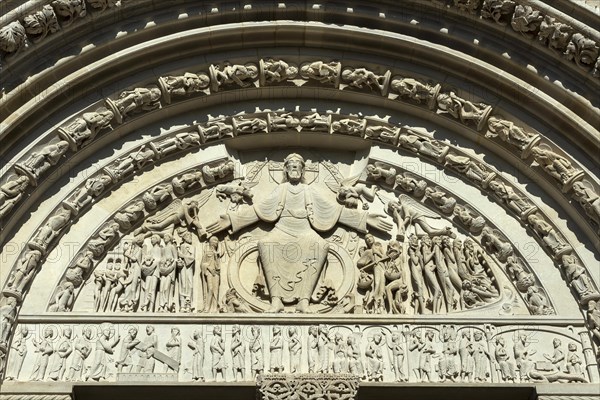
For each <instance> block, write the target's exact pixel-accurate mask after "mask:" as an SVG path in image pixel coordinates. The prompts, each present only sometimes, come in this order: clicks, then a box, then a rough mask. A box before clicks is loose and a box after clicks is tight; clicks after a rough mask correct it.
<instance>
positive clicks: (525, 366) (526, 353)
mask: <svg viewBox="0 0 600 400" xmlns="http://www.w3.org/2000/svg"><path fill="white" fill-rule="evenodd" d="M529 344H530V342H529V340H528V339H527V335H525V334H521V335H519V338H518V339H517V340H515V344H514V346H513V352H514V356H515V361H516V362H517V367H518V368H519V376H520V378H521V382H529V381H530V380H531V377H530V376H529V373H530V372H531V371H533V368H534V366H535V364H534V362H533V360H531V356H532V355H534V354H535V353H536V351H535V349H531V348H530V347H529Z"/></svg>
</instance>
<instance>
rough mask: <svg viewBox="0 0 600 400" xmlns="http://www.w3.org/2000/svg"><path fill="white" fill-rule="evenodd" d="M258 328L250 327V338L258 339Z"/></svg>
mask: <svg viewBox="0 0 600 400" xmlns="http://www.w3.org/2000/svg"><path fill="white" fill-rule="evenodd" d="M260 332H261V331H260V328H259V327H258V326H252V327H251V328H250V333H252V337H254V338H258V337H259V336H260Z"/></svg>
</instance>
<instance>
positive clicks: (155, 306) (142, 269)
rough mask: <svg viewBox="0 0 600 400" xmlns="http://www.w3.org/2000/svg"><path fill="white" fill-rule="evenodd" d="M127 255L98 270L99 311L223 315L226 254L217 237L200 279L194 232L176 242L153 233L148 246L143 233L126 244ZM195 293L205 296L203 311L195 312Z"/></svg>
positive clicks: (96, 294)
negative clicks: (222, 279)
mask: <svg viewBox="0 0 600 400" xmlns="http://www.w3.org/2000/svg"><path fill="white" fill-rule="evenodd" d="M122 256H123V258H121V255H119V256H118V257H115V258H108V259H107V262H106V264H105V267H104V268H98V269H96V270H95V271H94V284H95V290H94V309H95V311H100V312H110V311H124V312H132V311H147V312H154V311H156V312H175V311H179V312H192V311H203V312H207V313H214V312H218V310H219V303H218V300H219V297H218V296H219V286H220V271H221V258H222V257H223V250H222V246H221V245H220V242H219V240H218V239H217V238H216V237H214V236H213V237H211V238H210V240H208V242H206V243H205V244H204V247H203V251H202V258H201V261H200V264H199V273H200V277H197V276H196V275H195V273H196V269H197V266H196V263H197V262H196V246H195V245H194V244H193V236H192V233H191V232H189V231H184V232H182V233H181V236H179V237H177V238H176V237H174V235H172V234H170V233H164V234H163V235H162V237H161V236H160V235H158V234H156V233H154V234H152V235H151V236H150V238H149V244H148V243H146V244H144V235H143V234H140V235H138V236H136V237H134V238H133V240H132V242H131V243H126V244H125V245H124V249H123V252H122ZM198 281H200V284H198V283H197V282H198ZM194 288H196V290H199V289H201V293H203V301H202V304H203V307H204V308H203V310H196V307H195V304H194Z"/></svg>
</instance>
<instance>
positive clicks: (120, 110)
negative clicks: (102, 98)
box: [106, 87, 162, 123]
mask: <svg viewBox="0 0 600 400" xmlns="http://www.w3.org/2000/svg"><path fill="white" fill-rule="evenodd" d="M161 95H162V93H161V91H160V89H159V88H157V87H152V88H144V87H141V88H135V89H132V90H125V91H123V92H121V94H119V98H118V99H116V100H112V99H106V104H107V106H108V107H109V108H110V109H111V110H112V111H113V112H114V114H115V117H116V119H117V122H119V123H122V122H123V120H124V119H125V118H127V117H129V115H130V114H131V113H139V112H144V111H152V110H156V109H157V108H159V107H160V98H161Z"/></svg>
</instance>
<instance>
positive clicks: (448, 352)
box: [439, 326, 459, 382]
mask: <svg viewBox="0 0 600 400" xmlns="http://www.w3.org/2000/svg"><path fill="white" fill-rule="evenodd" d="M441 336H442V346H443V348H442V355H441V357H440V362H439V375H440V378H441V380H440V382H445V381H446V379H449V380H451V381H452V382H456V378H457V377H458V374H459V371H458V368H457V365H456V358H457V356H458V345H457V343H456V330H455V328H454V327H453V326H444V327H443V328H442V332H441Z"/></svg>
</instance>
